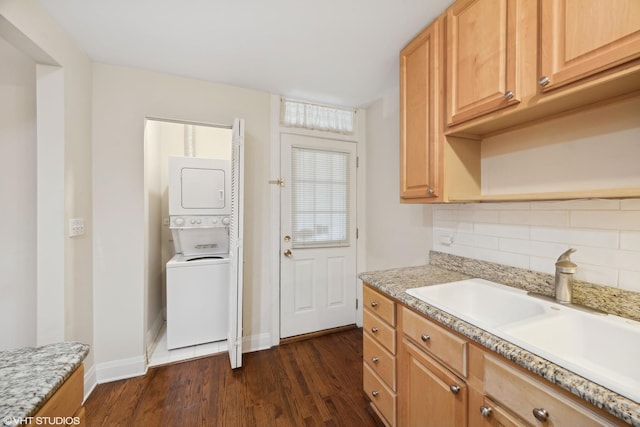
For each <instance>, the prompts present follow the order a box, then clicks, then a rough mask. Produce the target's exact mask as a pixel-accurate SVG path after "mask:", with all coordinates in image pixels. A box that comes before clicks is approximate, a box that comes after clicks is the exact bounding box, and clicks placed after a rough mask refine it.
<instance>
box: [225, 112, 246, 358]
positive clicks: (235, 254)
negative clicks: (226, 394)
mask: <svg viewBox="0 0 640 427" xmlns="http://www.w3.org/2000/svg"><path fill="white" fill-rule="evenodd" d="M243 219H244V120H243V119H235V120H234V121H233V148H232V159H231V222H230V224H229V264H230V266H229V267H230V269H229V334H228V337H227V339H228V341H227V342H228V344H229V361H230V362H231V368H232V369H235V368H239V367H241V366H242V294H243V284H244V283H243V275H242V268H243V264H244V254H243V244H242V239H243V226H242V224H243Z"/></svg>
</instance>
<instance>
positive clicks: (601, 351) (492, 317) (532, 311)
mask: <svg viewBox="0 0 640 427" xmlns="http://www.w3.org/2000/svg"><path fill="white" fill-rule="evenodd" d="M406 292H407V293H408V294H409V295H412V296H414V297H416V298H418V299H420V300H422V301H424V302H426V303H427V304H429V305H432V306H434V307H436V308H439V309H441V310H443V311H445V312H447V313H450V314H452V315H454V316H456V317H458V318H460V319H462V320H465V321H467V322H469V323H471V324H473V325H475V326H477V327H479V328H482V329H484V330H486V331H487V332H490V333H492V334H494V335H496V336H498V337H500V338H503V339H505V340H507V341H509V342H512V343H513V344H515V345H517V346H519V347H522V348H523V349H525V350H528V351H530V352H532V353H534V354H536V355H538V356H540V357H542V358H545V359H547V360H549V361H551V362H554V363H556V364H558V365H560V366H563V367H565V368H566V369H568V370H570V371H573V372H575V373H576V374H578V375H581V376H583V377H584V378H587V379H589V380H591V381H593V382H595V383H597V384H600V385H602V386H603V387H606V388H609V389H610V390H613V391H615V392H616V393H618V394H621V395H622V396H625V397H627V398H629V399H631V400H633V401H635V402H640V369H638V360H640V322H635V321H633V320H628V319H624V318H621V317H618V316H613V315H601V314H595V313H588V312H584V311H580V310H576V309H574V308H571V307H567V306H564V305H562V304H558V303H555V302H552V301H546V300H541V299H538V298H533V297H531V296H528V295H527V293H526V291H523V290H520V289H515V288H511V287H509V286H505V285H501V284H498V283H494V282H490V281H487V280H483V279H469V280H462V281H458V282H451V283H444V284H441V285H433V286H425V287H422V288H414V289H408V290H407V291H406Z"/></svg>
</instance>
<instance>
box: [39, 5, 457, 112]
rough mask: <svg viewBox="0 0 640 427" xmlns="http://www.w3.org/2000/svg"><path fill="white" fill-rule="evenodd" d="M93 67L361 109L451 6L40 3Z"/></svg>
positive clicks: (389, 85)
mask: <svg viewBox="0 0 640 427" xmlns="http://www.w3.org/2000/svg"><path fill="white" fill-rule="evenodd" d="M38 2H39V3H40V4H41V5H42V7H43V8H44V9H45V10H46V11H47V12H48V13H49V14H50V15H51V16H52V17H53V18H54V20H55V21H57V22H58V24H59V25H60V26H62V28H64V30H65V31H66V32H67V33H68V34H69V35H70V36H71V38H72V39H73V40H74V41H75V42H76V43H77V44H78V46H80V48H81V49H82V50H84V51H85V52H86V53H87V54H88V55H89V57H91V59H93V60H94V61H97V62H102V63H108V64H114V65H123V66H131V67H136V68H143V69H149V70H156V71H160V72H164V73H169V74H174V75H179V76H184V77H189V78H195V79H201V80H207V81H211V82H216V83H224V84H229V85H233V86H240V87H244V88H250V89H256V90H263V91H267V92H271V93H276V94H281V95H285V96H288V97H291V98H295V99H300V100H308V101H314V102H319V103H325V104H334V105H343V106H353V107H362V106H366V105H367V104H369V103H370V102H372V101H375V100H376V99H378V98H380V97H381V96H383V95H384V94H386V93H387V92H388V91H390V90H392V89H393V88H395V87H396V86H397V85H398V54H399V51H400V49H402V47H403V46H404V45H405V44H406V43H407V42H408V41H409V40H410V39H411V38H413V37H414V36H415V35H416V34H417V33H419V32H420V31H421V30H422V29H423V28H424V27H426V26H427V25H428V24H429V23H430V22H431V21H433V19H434V18H435V17H437V16H438V15H440V14H441V13H442V12H443V11H444V10H445V9H446V8H447V7H448V6H449V4H451V3H452V0H322V1H321V0H315V1H314V0H182V1H177V0H108V1H105V0H38Z"/></svg>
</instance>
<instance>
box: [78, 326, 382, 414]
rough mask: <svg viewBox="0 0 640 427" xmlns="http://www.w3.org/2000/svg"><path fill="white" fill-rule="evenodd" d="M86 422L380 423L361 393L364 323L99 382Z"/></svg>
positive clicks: (88, 408) (90, 400) (87, 410)
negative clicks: (236, 358) (237, 361)
mask: <svg viewBox="0 0 640 427" xmlns="http://www.w3.org/2000/svg"><path fill="white" fill-rule="evenodd" d="M85 409H86V417H87V418H86V419H87V425H88V426H109V427H111V426H142V427H147V426H186V427H189V426H225V427H234V426H241V427H244V426H349V427H351V426H363V427H364V426H377V425H378V424H377V421H376V419H375V418H374V416H373V415H372V413H371V412H370V410H369V409H368V402H367V401H366V399H365V396H364V392H363V391H362V329H352V330H349V331H344V332H338V333H334V334H330V335H324V336H320V337H315V338H311V339H308V340H304V341H298V342H293V343H289V344H285V345H281V346H279V347H275V348H272V349H269V350H264V351H258V352H255V353H247V354H245V355H244V359H243V367H242V368H240V369H237V370H235V371H232V370H231V368H230V367H229V360H228V356H227V354H226V353H224V354H219V355H215V356H210V357H206V358H202V359H197V360H193V361H188V362H183V363H179V364H174V365H167V366H161V367H156V368H150V369H149V371H148V372H147V374H146V375H145V376H144V377H138V378H132V379H127V380H122V381H115V382H111V383H106V384H100V385H98V386H97V387H96V388H95V390H94V391H93V392H92V393H91V395H90V396H89V398H88V399H87V401H86V402H85Z"/></svg>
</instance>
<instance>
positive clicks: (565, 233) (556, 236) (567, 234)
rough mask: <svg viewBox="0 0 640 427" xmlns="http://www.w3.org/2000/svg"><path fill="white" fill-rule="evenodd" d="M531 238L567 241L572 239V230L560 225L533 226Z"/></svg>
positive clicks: (556, 241) (542, 240) (558, 241)
mask: <svg viewBox="0 0 640 427" xmlns="http://www.w3.org/2000/svg"><path fill="white" fill-rule="evenodd" d="M531 240H538V241H541V242H555V243H567V242H569V241H570V240H571V230H569V229H567V228H559V227H531Z"/></svg>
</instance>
